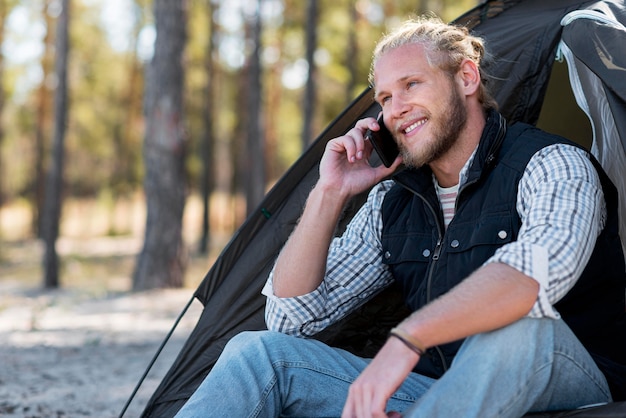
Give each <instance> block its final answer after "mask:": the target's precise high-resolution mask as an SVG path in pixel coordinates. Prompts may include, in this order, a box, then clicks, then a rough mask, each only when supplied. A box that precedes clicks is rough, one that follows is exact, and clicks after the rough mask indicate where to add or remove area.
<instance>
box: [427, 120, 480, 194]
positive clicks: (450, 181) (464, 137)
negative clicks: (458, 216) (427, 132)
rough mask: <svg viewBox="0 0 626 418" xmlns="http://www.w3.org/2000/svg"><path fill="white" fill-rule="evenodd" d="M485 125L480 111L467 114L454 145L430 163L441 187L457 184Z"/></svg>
mask: <svg viewBox="0 0 626 418" xmlns="http://www.w3.org/2000/svg"><path fill="white" fill-rule="evenodd" d="M485 123H486V116H485V114H484V113H483V111H482V109H480V111H479V112H476V111H474V112H472V113H468V118H467V123H466V125H465V128H463V130H462V131H461V133H460V135H459V137H458V139H457V142H456V144H455V145H454V146H453V147H452V148H451V149H450V150H449V151H448V152H446V153H445V154H444V155H443V156H441V158H439V159H438V160H436V161H433V162H431V163H430V168H431V170H432V171H433V174H434V175H435V177H436V178H437V183H439V185H440V186H441V187H452V186H454V185H456V184H458V182H459V173H460V172H461V169H462V168H463V166H464V165H465V163H466V162H467V160H468V159H469V157H470V156H471V155H472V153H473V152H474V150H475V149H476V147H477V146H478V143H479V142H480V138H481V136H482V133H483V130H484V129H485Z"/></svg>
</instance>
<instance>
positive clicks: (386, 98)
mask: <svg viewBox="0 0 626 418" xmlns="http://www.w3.org/2000/svg"><path fill="white" fill-rule="evenodd" d="M376 101H377V102H378V104H379V105H381V106H384V105H385V104H387V103H389V102H390V101H391V96H379V97H377V98H376Z"/></svg>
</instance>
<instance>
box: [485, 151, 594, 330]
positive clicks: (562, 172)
mask: <svg viewBox="0 0 626 418" xmlns="http://www.w3.org/2000/svg"><path fill="white" fill-rule="evenodd" d="M517 211H518V213H519V215H520V218H521V221H522V226H521V229H520V232H519V236H518V239H517V241H515V242H512V243H510V244H508V245H505V246H503V247H501V248H500V249H499V250H498V251H497V252H496V253H495V254H494V256H493V257H491V258H490V259H489V260H487V262H486V263H487V264H488V263H493V262H500V263H505V264H508V265H510V266H511V267H513V268H515V269H517V270H519V271H521V272H522V273H524V274H526V275H528V276H530V277H532V278H533V279H535V280H536V281H537V282H538V283H539V286H540V288H539V295H538V298H537V301H536V302H535V305H534V306H533V308H532V310H531V311H530V313H529V314H528V316H530V317H535V318H539V317H551V318H559V313H558V312H557V311H556V310H555V309H554V308H553V305H554V304H555V303H556V302H558V301H559V300H560V299H561V298H562V297H563V296H564V295H565V294H566V293H567V292H568V291H569V290H570V289H571V288H572V287H573V286H574V284H575V283H576V281H577V280H578V278H579V277H580V275H581V274H582V272H583V270H584V268H585V265H586V264H587V261H588V260H589V258H590V257H591V253H592V251H593V248H594V245H595V241H596V238H597V236H598V234H599V233H600V231H601V230H602V228H603V227H604V222H605V216H606V208H605V202H604V195H603V193H602V187H601V185H600V180H599V177H598V174H597V172H596V170H595V168H594V167H593V164H592V163H591V161H590V160H589V157H588V155H587V153H586V152H585V151H584V150H581V149H579V148H576V147H573V146H571V145H564V144H558V145H553V146H549V147H547V148H544V149H542V150H540V151H538V152H537V153H536V154H535V155H534V156H533V157H532V159H531V160H530V162H529V163H528V165H527V167H526V169H525V171H524V174H523V176H522V179H521V180H520V183H519V190H518V199H517Z"/></svg>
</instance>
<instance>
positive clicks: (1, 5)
mask: <svg viewBox="0 0 626 418" xmlns="http://www.w3.org/2000/svg"><path fill="white" fill-rule="evenodd" d="M10 6H11V5H10V4H9V2H8V1H7V0H0V45H2V43H3V42H4V24H5V22H6V18H7V15H8V11H9V7H10ZM5 101H6V98H5V92H4V56H3V55H2V54H0V149H1V147H2V143H3V142H4V121H3V117H2V115H3V114H4V104H5ZM3 171H4V164H2V157H1V156H0V208H1V207H2V205H3V204H4V185H3V184H2V178H3V175H2V172H3ZM1 232H2V231H0V233H1Z"/></svg>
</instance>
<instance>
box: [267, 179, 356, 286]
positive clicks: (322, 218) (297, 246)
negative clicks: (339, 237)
mask: <svg viewBox="0 0 626 418" xmlns="http://www.w3.org/2000/svg"><path fill="white" fill-rule="evenodd" d="M346 200H347V198H345V197H343V196H341V195H339V194H337V193H334V192H332V191H330V190H328V189H327V188H324V187H322V186H320V185H318V186H316V187H315V188H314V189H313V190H312V191H311V194H310V195H309V198H308V200H307V203H306V205H305V209H304V212H303V213H302V217H301V218H300V221H299V222H298V225H297V226H296V228H295V229H294V232H293V233H292V235H291V237H290V238H289V239H288V240H287V243H286V244H285V246H284V247H283V249H282V251H281V253H280V255H279V257H278V259H277V261H276V265H275V267H274V280H273V284H274V294H275V295H276V296H278V297H281V298H285V297H294V296H300V295H303V294H306V293H309V292H312V291H313V290H315V289H316V288H317V287H318V286H319V284H320V283H321V281H322V279H323V278H324V273H325V270H326V258H327V256H328V248H329V246H330V242H331V241H332V239H333V236H334V232H335V228H336V225H337V222H338V220H339V216H340V215H341V212H342V210H343V207H344V205H345V202H346Z"/></svg>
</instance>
